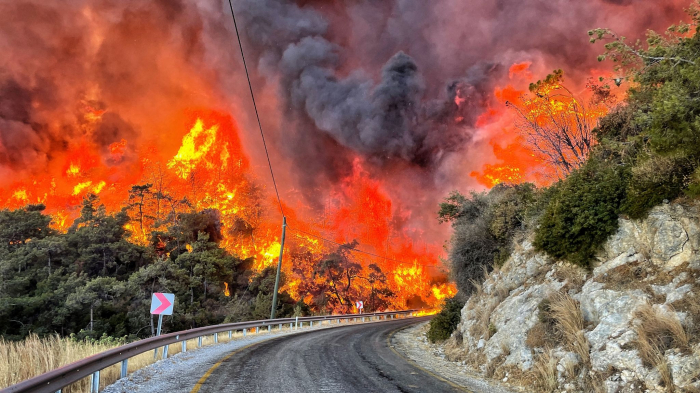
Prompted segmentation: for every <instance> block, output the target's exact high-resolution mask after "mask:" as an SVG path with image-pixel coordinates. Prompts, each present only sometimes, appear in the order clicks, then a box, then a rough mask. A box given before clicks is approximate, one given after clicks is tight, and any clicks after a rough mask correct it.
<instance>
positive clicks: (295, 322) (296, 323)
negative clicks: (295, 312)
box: [294, 317, 299, 329]
mask: <svg viewBox="0 0 700 393" xmlns="http://www.w3.org/2000/svg"><path fill="white" fill-rule="evenodd" d="M294 325H295V326H296V327H297V329H299V317H296V319H295V320H294Z"/></svg>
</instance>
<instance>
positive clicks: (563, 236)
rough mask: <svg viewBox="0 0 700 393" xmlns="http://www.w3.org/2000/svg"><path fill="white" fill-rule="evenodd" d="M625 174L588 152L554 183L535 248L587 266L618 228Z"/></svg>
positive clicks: (624, 171) (621, 168) (622, 170)
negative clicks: (586, 157) (578, 164)
mask: <svg viewBox="0 0 700 393" xmlns="http://www.w3.org/2000/svg"><path fill="white" fill-rule="evenodd" d="M627 178H628V175H627V173H626V170H625V169H624V167H623V166H620V165H618V164H617V163H615V162H610V161H605V160H601V159H599V158H597V157H594V156H591V158H590V159H589V160H588V161H587V162H586V164H585V165H584V166H583V167H581V168H580V169H578V170H576V171H574V172H572V174H571V175H570V176H569V177H568V178H567V179H566V180H565V181H563V182H562V183H561V184H560V185H558V186H557V189H556V191H555V194H554V195H553V196H552V199H551V200H550V202H549V204H548V206H547V208H546V210H545V212H544V214H543V216H542V218H541V220H540V225H539V228H538V229H537V230H536V232H535V242H534V245H535V248H536V249H537V250H539V251H544V252H546V253H547V254H549V255H551V256H553V257H555V258H558V259H565V260H568V261H569V262H572V263H575V264H578V265H581V266H586V267H587V266H588V263H589V261H590V260H591V259H592V258H593V255H594V254H595V252H596V251H597V250H598V249H599V247H600V246H601V245H602V244H603V243H604V242H605V241H606V240H607V238H608V237H609V236H610V235H612V234H613V233H614V232H615V231H616V230H617V227H618V214H619V213H620V208H621V205H622V202H623V200H624V198H625V188H626V185H627Z"/></svg>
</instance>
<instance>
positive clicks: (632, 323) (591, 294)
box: [445, 204, 700, 392]
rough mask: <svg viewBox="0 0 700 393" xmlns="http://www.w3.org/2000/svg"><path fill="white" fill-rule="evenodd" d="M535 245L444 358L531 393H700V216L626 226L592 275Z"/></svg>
mask: <svg viewBox="0 0 700 393" xmlns="http://www.w3.org/2000/svg"><path fill="white" fill-rule="evenodd" d="M531 240H532V238H531V237H524V238H523V239H521V240H520V241H519V242H518V243H517V244H516V245H515V251H514V252H513V254H512V255H511V256H510V258H509V259H508V260H507V261H506V263H505V264H504V265H503V266H502V267H501V268H500V269H496V270H494V271H493V272H491V273H490V274H489V275H488V276H487V277H486V280H485V281H484V282H483V284H482V285H480V286H478V287H477V290H476V292H475V293H474V294H473V295H472V296H471V297H470V298H469V300H468V302H467V303H466V305H465V306H464V308H463V309H462V321H461V323H460V325H459V327H458V329H457V331H455V333H453V335H452V337H451V338H450V339H449V340H448V342H447V343H446V344H445V353H446V354H447V356H448V357H449V358H450V359H451V360H454V361H459V362H463V363H464V364H466V365H469V366H471V368H473V369H474V370H475V371H477V372H480V373H482V375H485V376H486V377H489V378H496V379H499V380H502V381H504V382H507V383H509V384H514V385H520V386H522V387H523V389H524V390H526V391H532V390H536V391H569V392H590V391H600V392H644V391H648V392H666V391H668V392H671V391H689V392H690V391H700V344H699V341H700V337H699V336H700V335H699V334H698V331H700V305H699V304H698V302H699V300H700V296H699V295H700V206H699V205H697V204H694V205H681V204H664V205H661V206H659V207H657V208H655V209H654V210H653V211H652V212H651V214H650V215H649V216H648V218H647V219H645V220H643V221H631V220H625V219H620V227H619V230H618V232H617V233H616V234H615V235H614V236H613V237H612V238H610V239H609V240H608V242H607V243H606V244H604V245H603V248H602V251H601V252H600V254H599V255H598V257H597V261H596V262H595V263H594V264H593V268H592V269H591V270H586V269H583V268H579V267H577V266H573V265H570V264H568V263H565V262H561V261H554V260H552V259H550V258H548V257H547V256H546V255H544V254H541V253H538V252H536V251H535V250H534V249H533V247H532V244H531Z"/></svg>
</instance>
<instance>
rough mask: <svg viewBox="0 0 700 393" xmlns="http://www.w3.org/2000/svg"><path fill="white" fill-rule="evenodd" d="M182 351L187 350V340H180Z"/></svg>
mask: <svg viewBox="0 0 700 393" xmlns="http://www.w3.org/2000/svg"><path fill="white" fill-rule="evenodd" d="M182 352H187V340H184V341H183V342H182Z"/></svg>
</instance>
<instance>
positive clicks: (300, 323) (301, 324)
mask: <svg viewBox="0 0 700 393" xmlns="http://www.w3.org/2000/svg"><path fill="white" fill-rule="evenodd" d="M299 327H300V328H302V329H303V328H304V321H301V322H299Z"/></svg>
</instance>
